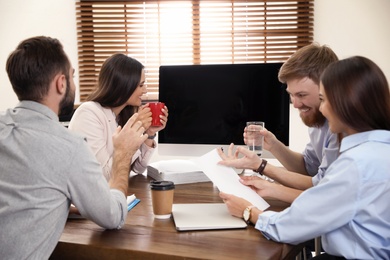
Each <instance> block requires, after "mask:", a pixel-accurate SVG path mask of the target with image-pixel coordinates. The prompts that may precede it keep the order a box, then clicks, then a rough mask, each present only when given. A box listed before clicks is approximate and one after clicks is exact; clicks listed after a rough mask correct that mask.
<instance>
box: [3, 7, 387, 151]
mask: <svg viewBox="0 0 390 260" xmlns="http://www.w3.org/2000/svg"><path fill="white" fill-rule="evenodd" d="M314 7H315V21H314V40H315V41H317V42H319V43H320V44H327V45H329V46H330V47H331V48H332V49H333V50H334V51H335V52H336V54H337V55H338V56H339V58H345V57H349V56H352V55H362V56H366V57H368V58H370V59H372V60H373V61H375V62H376V63H377V64H378V65H379V66H380V67H381V68H382V69H383V71H384V72H385V74H386V76H387V79H388V80H390V61H389V60H390V30H389V28H388V26H389V24H390V15H389V14H388V11H389V10H390V1H389V0H315V6H314ZM75 19H76V18H75V1H74V0H54V1H53V0H28V1H26V0H12V1H11V0H0V24H1V27H0V39H1V43H0V44H1V45H0V111H2V110H5V109H6V108H8V107H13V106H14V105H15V104H16V103H17V98H16V96H15V94H14V93H13V90H12V87H11V85H10V83H9V81H8V76H7V74H6V72H5V63H6V60H7V57H8V55H9V53H10V52H11V51H13V50H14V49H15V47H16V45H17V44H18V43H19V42H20V41H21V40H23V39H25V38H28V37H32V36H37V35H46V36H51V37H54V38H58V39H59V40H60V41H61V42H62V44H63V45H64V48H65V51H66V52H67V54H68V56H69V58H70V60H71V62H72V64H73V66H74V67H75V68H76V76H75V82H78V76H77V68H78V63H77V35H76V21H75ZM76 95H77V96H78V93H77V94H76ZM76 102H78V98H77V100H76ZM306 129H307V128H306V127H305V126H304V125H303V124H302V123H301V120H300V118H299V115H298V113H297V111H296V110H295V109H292V111H291V133H290V146H291V147H292V148H293V149H294V150H297V151H301V150H303V148H304V146H305V144H306V142H307V140H308V136H307V131H306Z"/></svg>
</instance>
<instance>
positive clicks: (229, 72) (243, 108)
mask: <svg viewBox="0 0 390 260" xmlns="http://www.w3.org/2000/svg"><path fill="white" fill-rule="evenodd" d="M281 65H282V63H256V64H215V65H176V66H161V67H160V74H159V75H160V76H159V101H161V102H164V103H165V104H166V106H167V107H168V110H169V118H168V123H167V126H166V127H165V129H164V130H162V131H160V132H159V135H158V142H159V148H158V151H159V153H160V154H164V155H179V156H182V155H185V156H199V155H202V154H204V153H205V152H207V151H209V150H211V149H213V148H214V147H221V146H222V147H227V146H228V145H229V144H230V143H234V144H236V145H244V141H243V131H244V128H245V126H246V122H247V121H264V122H265V127H266V128H267V129H268V130H270V131H271V132H273V133H274V134H275V135H276V137H277V138H278V139H279V140H280V141H282V142H283V143H284V144H285V145H287V146H288V145H289V96H288V94H287V92H286V90H285V85H283V84H282V83H280V82H279V80H278V76H277V75H278V71H279V69H280V67H281Z"/></svg>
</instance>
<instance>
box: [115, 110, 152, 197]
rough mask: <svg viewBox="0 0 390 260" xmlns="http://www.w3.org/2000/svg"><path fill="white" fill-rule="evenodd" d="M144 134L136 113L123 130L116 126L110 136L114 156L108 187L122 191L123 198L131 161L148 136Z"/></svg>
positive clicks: (125, 193) (127, 183) (125, 192)
mask: <svg viewBox="0 0 390 260" xmlns="http://www.w3.org/2000/svg"><path fill="white" fill-rule="evenodd" d="M144 132H145V128H144V127H143V126H142V122H141V121H139V120H138V113H135V114H134V115H133V116H132V117H131V118H130V119H129V120H128V121H127V123H126V124H125V125H124V126H123V128H121V127H120V126H118V128H117V129H116V131H115V133H114V135H113V136H112V139H113V143H114V155H113V162H112V172H111V179H110V181H109V185H110V187H111V188H113V189H118V190H120V191H122V192H123V194H124V195H125V196H126V195H127V188H128V185H129V174H130V165H131V159H132V157H133V155H134V154H135V152H136V151H137V150H138V149H139V147H140V146H141V144H142V143H143V142H145V140H146V139H147V138H148V135H147V134H144Z"/></svg>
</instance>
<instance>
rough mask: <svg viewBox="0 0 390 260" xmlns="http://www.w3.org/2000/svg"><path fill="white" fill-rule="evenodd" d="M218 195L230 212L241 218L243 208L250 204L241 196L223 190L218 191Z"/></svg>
mask: <svg viewBox="0 0 390 260" xmlns="http://www.w3.org/2000/svg"><path fill="white" fill-rule="evenodd" d="M219 197H221V198H222V199H223V202H225V204H226V206H227V207H228V210H229V212H230V214H231V215H233V216H235V217H239V218H242V213H243V212H244V210H245V209H246V208H247V207H248V206H251V205H252V204H251V203H250V202H249V201H247V200H245V199H243V198H240V197H237V196H234V195H232V194H227V193H224V192H220V193H219Z"/></svg>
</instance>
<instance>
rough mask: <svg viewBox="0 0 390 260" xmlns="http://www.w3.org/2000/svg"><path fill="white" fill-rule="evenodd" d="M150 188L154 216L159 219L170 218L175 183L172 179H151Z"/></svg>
mask: <svg viewBox="0 0 390 260" xmlns="http://www.w3.org/2000/svg"><path fill="white" fill-rule="evenodd" d="M150 190H151V193H152V205H153V213H154V217H155V218H157V219H167V218H170V217H171V213H172V204H173V193H174V190H175V184H174V183H173V182H171V181H151V182H150Z"/></svg>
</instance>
